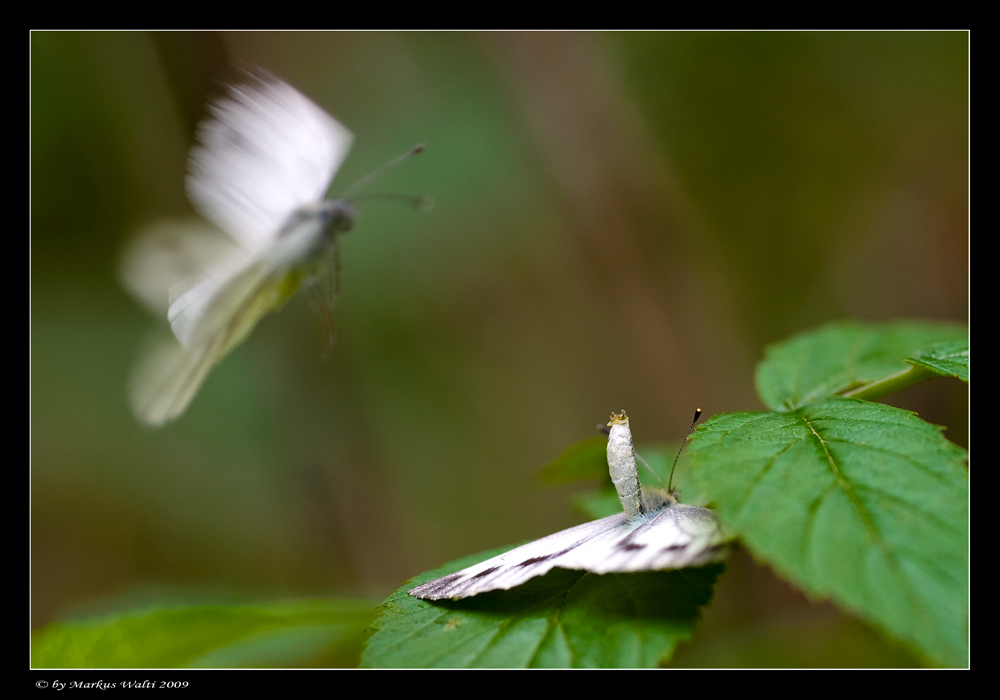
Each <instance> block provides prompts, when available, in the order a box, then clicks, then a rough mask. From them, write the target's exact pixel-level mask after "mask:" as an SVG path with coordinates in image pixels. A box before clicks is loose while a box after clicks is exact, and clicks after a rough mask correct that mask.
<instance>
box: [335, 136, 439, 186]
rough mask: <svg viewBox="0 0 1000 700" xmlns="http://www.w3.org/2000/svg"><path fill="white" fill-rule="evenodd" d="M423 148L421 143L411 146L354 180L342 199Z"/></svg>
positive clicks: (420, 151)
mask: <svg viewBox="0 0 1000 700" xmlns="http://www.w3.org/2000/svg"><path fill="white" fill-rule="evenodd" d="M423 150H424V146H423V144H420V145H419V146H417V147H416V148H413V149H411V150H409V151H407V152H406V153H404V154H403V155H401V156H397V157H395V158H393V159H392V160H390V161H389V162H388V163H386V164H385V165H383V166H382V167H381V168H379V169H378V170H376V171H375V172H373V173H371V174H369V175H367V176H365V177H363V178H361V179H360V180H358V181H357V182H355V183H354V184H353V185H352V186H351V187H350V188H348V190H347V192H345V193H344V199H346V198H348V197H350V196H351V195H352V194H354V193H355V192H357V191H358V190H360V189H361V188H362V187H364V186H365V185H367V184H368V183H370V182H372V181H373V180H374V179H375V178H377V177H379V176H380V175H382V173H384V172H385V171H386V170H391V169H392V168H395V167H396V166H397V165H399V164H400V163H402V162H403V161H404V160H406V159H407V158H409V157H410V156H415V155H417V154H418V153H422V152H423Z"/></svg>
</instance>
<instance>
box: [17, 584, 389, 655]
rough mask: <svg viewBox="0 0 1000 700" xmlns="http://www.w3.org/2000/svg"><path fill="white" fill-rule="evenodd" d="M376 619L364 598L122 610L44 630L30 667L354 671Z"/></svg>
mask: <svg viewBox="0 0 1000 700" xmlns="http://www.w3.org/2000/svg"><path fill="white" fill-rule="evenodd" d="M374 617H375V610H374V606H373V605H372V604H371V603H370V602H368V601H353V600H303V601H290V602H278V603H263V604H257V605H232V606H227V605H200V606H194V607H182V608H172V609H164V608H157V609H152V610H143V611H135V612H128V613H124V614H118V615H113V616H109V617H102V618H98V619H93V620H81V621H75V622H69V623H64V624H56V625H51V626H49V627H47V628H45V629H43V630H40V631H39V632H38V633H37V634H36V635H35V637H34V640H33V644H32V652H31V665H32V667H34V668H263V667H286V668H287V667H291V666H295V667H302V666H356V665H357V662H358V657H359V653H360V651H361V641H362V637H363V634H364V632H365V630H366V629H367V628H368V626H369V625H370V624H371V622H372V620H373V619H374Z"/></svg>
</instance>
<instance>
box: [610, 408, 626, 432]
mask: <svg viewBox="0 0 1000 700" xmlns="http://www.w3.org/2000/svg"><path fill="white" fill-rule="evenodd" d="M616 425H624V426H628V416H626V415H625V411H624V410H622V412H621V413H612V414H611V420H610V421H608V427H609V428H613V427H614V426H616Z"/></svg>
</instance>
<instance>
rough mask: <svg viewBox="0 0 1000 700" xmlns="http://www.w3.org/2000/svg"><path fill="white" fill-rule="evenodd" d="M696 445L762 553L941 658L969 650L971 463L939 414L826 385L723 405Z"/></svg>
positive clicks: (699, 477)
mask: <svg viewBox="0 0 1000 700" xmlns="http://www.w3.org/2000/svg"><path fill="white" fill-rule="evenodd" d="M689 456H690V460H691V473H690V478H691V479H692V480H694V481H695V482H696V483H698V484H702V485H703V486H704V488H705V489H706V490H707V491H709V493H710V494H711V496H712V502H713V504H714V506H715V508H716V510H717V512H718V514H719V518H720V520H721V521H722V523H723V524H724V525H726V526H728V527H729V528H731V529H733V530H735V531H736V532H737V533H738V534H739V535H740V537H741V538H742V539H743V540H744V542H745V543H746V545H747V546H748V547H749V548H750V549H751V550H752V552H753V553H754V555H755V556H756V557H758V558H759V559H762V560H764V561H767V562H769V563H770V564H771V565H772V566H773V567H774V568H775V569H777V570H778V571H779V572H780V573H782V574H783V575H784V576H787V577H788V578H790V579H792V580H794V581H796V582H797V583H798V584H799V585H800V586H801V587H802V588H804V589H805V590H806V591H808V592H809V593H811V594H812V595H815V596H820V597H831V598H833V599H834V600H835V601H836V602H838V603H839V604H841V605H843V606H845V607H847V608H848V609H850V610H853V611H855V612H857V613H858V614H860V615H861V616H863V617H864V618H866V619H867V620H869V621H870V622H873V623H875V624H877V625H879V626H881V627H882V628H884V629H885V630H886V631H888V632H889V633H891V634H893V635H894V636H896V637H898V638H900V639H902V640H903V641H905V642H907V643H908V644H909V645H911V646H912V647H914V648H915V649H916V650H918V651H920V652H922V653H923V654H924V655H925V656H926V657H928V658H930V659H932V660H933V661H934V662H936V663H937V664H940V665H943V666H965V665H967V664H968V646H967V644H968V585H969V581H968V543H969V539H968V497H969V490H968V487H969V484H968V472H967V470H966V467H965V464H964V459H965V451H964V450H962V449H961V448H959V447H957V446H956V445H954V444H952V443H951V442H949V441H948V440H946V439H945V438H944V437H943V436H942V435H941V433H940V430H939V429H938V428H937V427H935V426H932V425H930V424H928V423H925V422H924V421H922V420H920V419H919V418H917V417H916V415H914V414H913V413H911V412H909V411H903V410H901V409H897V408H893V407H891V406H885V405H882V404H877V403H870V402H867V401H860V400H857V399H840V398H831V399H827V400H825V401H821V402H818V403H815V404H812V405H810V406H806V407H804V408H801V409H798V410H796V411H792V412H789V413H733V414H726V415H720V416H715V417H714V418H712V419H711V420H710V421H708V422H707V423H705V424H704V425H703V426H701V428H699V429H698V430H697V431H696V432H695V434H694V435H693V436H692V443H691V446H690V448H689Z"/></svg>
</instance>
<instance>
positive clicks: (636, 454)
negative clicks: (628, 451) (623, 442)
mask: <svg viewBox="0 0 1000 700" xmlns="http://www.w3.org/2000/svg"><path fill="white" fill-rule="evenodd" d="M632 452H635V458H636V459H637V460H639V461H640V462H642V466H644V467H646V469H648V470H649V473H650V474H652V475H653V476H654V477H656V480H657V481H659V482H660V486H663V479H661V478H660V477H659V475H658V474H657V473H656V472H654V471H653V468H652V467H651V466H649V463H648V462H646V460H644V459H643V458H642V455H640V454H639V453H638V452H636V451H635V450H632Z"/></svg>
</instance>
